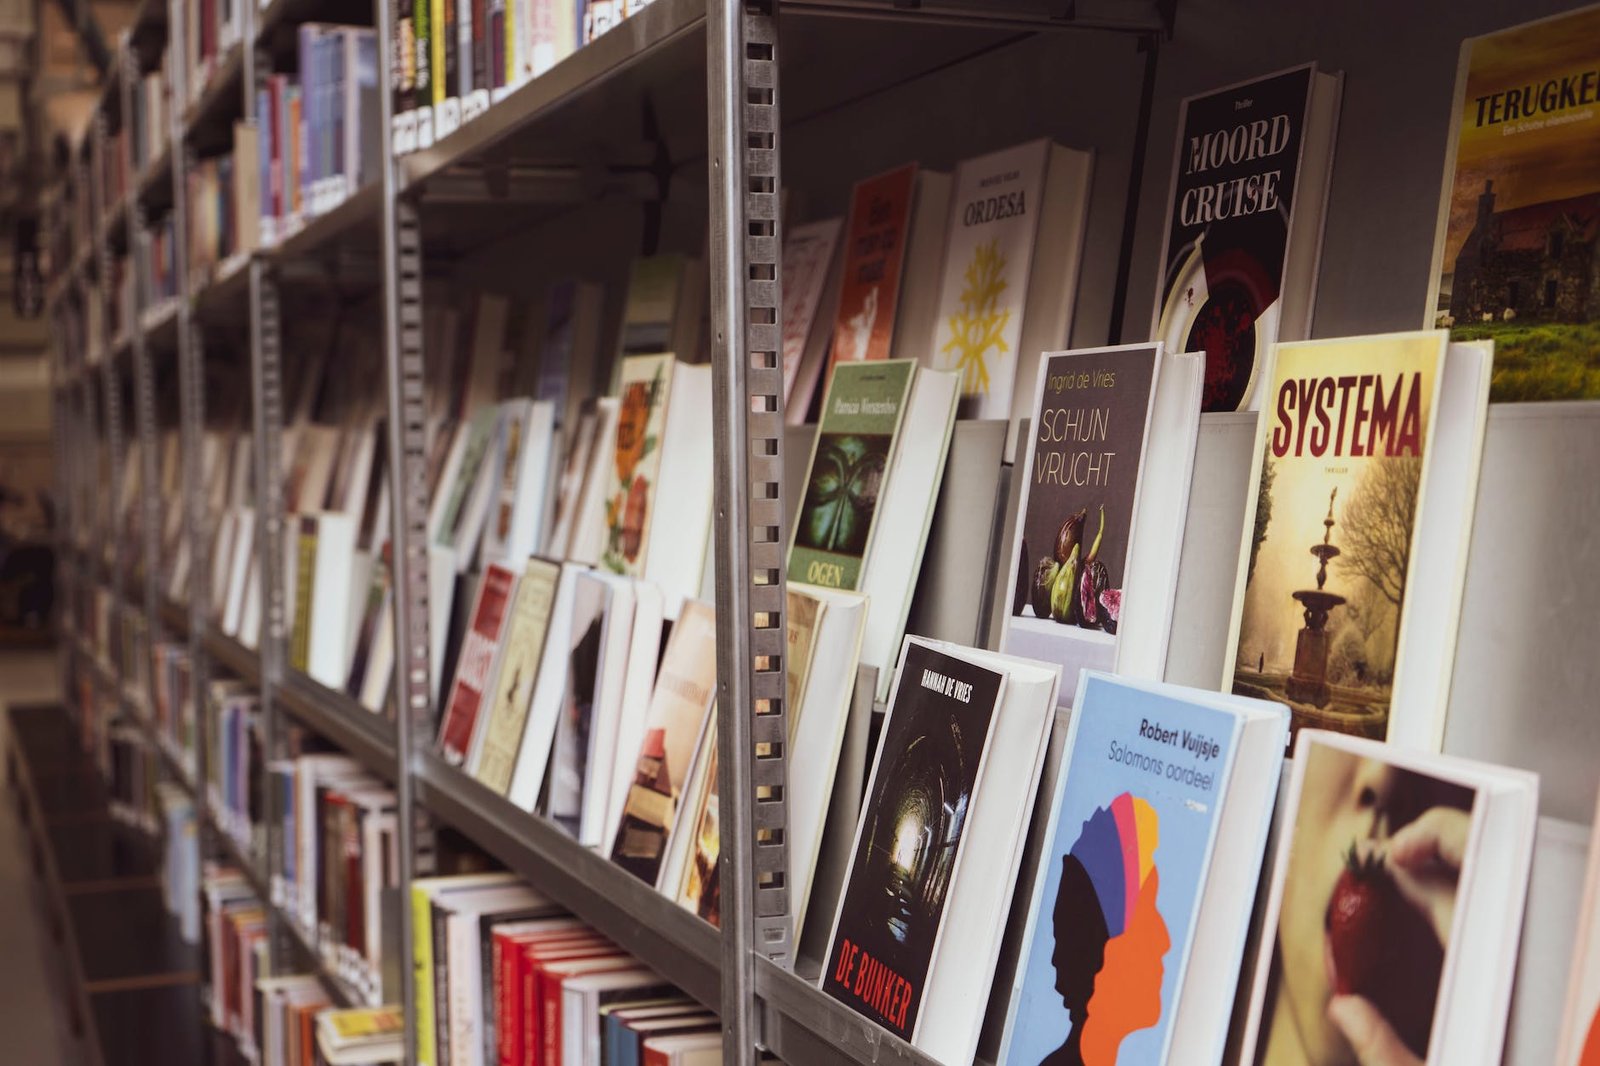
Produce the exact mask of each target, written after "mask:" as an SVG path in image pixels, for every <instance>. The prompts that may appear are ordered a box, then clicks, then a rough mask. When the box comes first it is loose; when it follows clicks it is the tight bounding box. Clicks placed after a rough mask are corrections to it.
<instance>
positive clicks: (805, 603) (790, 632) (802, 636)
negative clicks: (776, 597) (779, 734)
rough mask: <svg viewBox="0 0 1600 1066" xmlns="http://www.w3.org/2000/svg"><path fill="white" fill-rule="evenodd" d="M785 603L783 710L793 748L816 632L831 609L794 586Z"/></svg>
mask: <svg viewBox="0 0 1600 1066" xmlns="http://www.w3.org/2000/svg"><path fill="white" fill-rule="evenodd" d="M783 603H784V614H783V620H784V640H783V654H784V659H783V709H784V713H785V714H786V715H788V717H787V718H786V719H785V726H786V727H787V728H786V732H787V736H788V741H789V743H790V744H791V745H792V744H793V743H794V736H795V730H796V729H798V728H799V726H800V705H801V701H802V699H803V698H804V696H805V691H806V679H807V678H808V677H809V675H810V673H811V658H812V652H813V650H815V648H816V640H817V629H818V627H819V625H820V624H821V621H822V617H823V615H824V614H825V612H826V611H827V609H828V608H827V604H826V603H825V602H824V601H823V600H822V599H821V598H819V597H817V596H814V595H808V594H807V593H806V592H804V591H803V590H801V589H797V588H794V587H792V586H790V587H786V588H785V589H784V598H783ZM829 665H830V666H835V665H837V664H829Z"/></svg>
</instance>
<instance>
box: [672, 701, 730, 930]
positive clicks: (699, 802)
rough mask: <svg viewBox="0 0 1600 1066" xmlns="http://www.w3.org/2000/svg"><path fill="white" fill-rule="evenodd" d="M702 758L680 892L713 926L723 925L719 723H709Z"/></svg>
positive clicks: (701, 747) (694, 909) (691, 908)
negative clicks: (686, 860)
mask: <svg viewBox="0 0 1600 1066" xmlns="http://www.w3.org/2000/svg"><path fill="white" fill-rule="evenodd" d="M700 757H701V758H703V759H705V760H706V767H705V771H704V773H701V774H698V775H697V776H698V777H699V778H700V794H699V796H697V797H693V803H694V807H693V815H692V816H691V818H690V819H689V823H688V824H689V829H690V832H691V834H692V843H691V844H690V852H689V862H688V865H687V868H686V869H685V870H684V874H683V884H682V886H680V888H679V890H678V902H679V903H681V904H683V905H684V906H685V907H687V908H689V909H690V910H692V911H694V912H695V913H696V914H698V915H699V916H700V917H701V918H704V919H705V920H706V921H707V922H710V923H711V924H712V925H714V926H717V927H719V928H720V927H721V925H722V864H721V863H720V862H719V861H718V860H719V857H720V856H721V854H722V822H721V818H720V816H719V813H718V802H717V720H716V718H715V716H713V717H712V719H711V720H710V721H709V722H708V723H706V730H705V743H703V744H702V745H700Z"/></svg>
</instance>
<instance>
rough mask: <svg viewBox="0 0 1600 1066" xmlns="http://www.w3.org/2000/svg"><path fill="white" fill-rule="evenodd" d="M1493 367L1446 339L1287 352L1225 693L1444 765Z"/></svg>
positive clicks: (1252, 512)
mask: <svg viewBox="0 0 1600 1066" xmlns="http://www.w3.org/2000/svg"><path fill="white" fill-rule="evenodd" d="M1491 356H1492V353H1491V351H1490V349H1489V347H1488V346H1487V345H1483V344H1451V343H1450V341H1449V338H1448V337H1447V336H1446V335H1445V333H1444V331H1443V330H1431V331H1425V332H1418V333H1393V334H1383V335H1379V336H1373V337H1352V338H1347V339H1339V340H1326V341H1301V342H1299V343H1296V344H1280V345H1278V346H1277V352H1276V361H1275V363H1274V364H1273V365H1272V366H1271V367H1270V368H1269V370H1268V375H1267V377H1268V381H1269V390H1268V401H1267V406H1266V409H1265V410H1264V411H1263V412H1262V417H1261V419H1260V421H1259V423H1258V426H1257V430H1256V445H1255V456H1254V459H1253V464H1254V465H1253V469H1252V472H1251V479H1250V482H1249V483H1250V484H1251V485H1252V486H1254V491H1249V490H1247V492H1246V502H1245V520H1244V536H1243V543H1242V544H1241V546H1240V550H1239V572H1238V578H1237V581H1238V584H1237V586H1236V588H1237V591H1236V593H1235V596H1234V609H1233V622H1232V632H1231V637H1230V642H1229V647H1230V648H1231V649H1232V650H1231V653H1230V656H1229V658H1228V660H1227V669H1228V676H1227V678H1225V686H1224V687H1227V686H1229V685H1231V687H1232V689H1233V691H1234V692H1235V693H1237V694H1239V695H1242V696H1258V697H1261V698H1263V699H1272V700H1279V701H1281V702H1283V703H1286V704H1288V706H1289V709H1290V710H1291V711H1293V712H1294V723H1293V724H1294V728H1295V729H1297V730H1298V729H1301V728H1304V727H1307V726H1310V727H1314V728H1319V729H1333V730H1338V731H1340V732H1345V733H1354V734H1359V735H1362V736H1368V737H1376V738H1378V739H1383V738H1387V739H1389V740H1391V741H1394V742H1396V743H1404V744H1409V745H1412V746H1415V747H1419V748H1423V749H1427V750H1435V751H1436V750H1438V748H1439V744H1440V742H1441V740H1442V738H1443V731H1444V709H1445V705H1446V702H1447V700H1448V697H1449V692H1450V678H1451V668H1452V665H1453V662H1454V657H1455V635H1456V630H1457V625H1458V622H1459V616H1460V609H1461V594H1462V586H1463V584H1464V581H1465V577H1466V565H1467V545H1468V538H1469V536H1470V534H1471V531H1472V516H1473V509H1474V504H1475V502H1476V499H1477V487H1478V468H1479V462H1480V460H1481V458H1482V454H1483V435H1484V426H1485V422H1486V417H1487V402H1488V394H1489V364H1490V360H1491ZM1391 708H1393V713H1391Z"/></svg>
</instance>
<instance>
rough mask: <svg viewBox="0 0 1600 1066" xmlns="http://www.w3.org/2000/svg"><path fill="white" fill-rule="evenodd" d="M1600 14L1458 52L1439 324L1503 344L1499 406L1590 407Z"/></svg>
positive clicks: (1529, 26) (1596, 374)
mask: <svg viewBox="0 0 1600 1066" xmlns="http://www.w3.org/2000/svg"><path fill="white" fill-rule="evenodd" d="M1597 67H1600V7H1593V6H1591V7H1587V8H1582V9H1580V10H1577V11H1570V12H1567V13H1565V14H1562V15H1557V16H1555V17H1553V18H1547V19H1541V20H1539V21H1537V22H1530V23H1526V24H1524V25H1521V26H1514V27H1511V28H1510V29H1505V30H1501V31H1499V32H1497V33H1491V34H1487V35H1485V36H1483V37H1474V38H1470V39H1468V40H1467V41H1465V42H1463V44H1462V46H1461V60H1460V67H1459V70H1458V73H1457V80H1456V101H1455V121H1454V126H1453V129H1452V130H1451V133H1450V142H1449V144H1450V147H1449V149H1448V151H1449V153H1450V161H1449V163H1448V164H1447V166H1446V178H1445V181H1446V185H1445V192H1444V202H1443V203H1442V204H1441V205H1440V219H1439V233H1440V235H1439V239H1438V241H1437V242H1436V243H1437V248H1436V251H1435V253H1434V254H1435V263H1434V284H1433V294H1432V295H1433V299H1432V300H1431V301H1430V304H1429V307H1430V309H1431V316H1432V321H1431V322H1430V323H1429V324H1430V325H1434V326H1438V327H1442V328H1447V329H1449V330H1450V331H1451V334H1450V335H1451V337H1452V339H1454V340H1483V339H1490V340H1493V341H1494V348H1495V351H1494V375H1493V380H1492V387H1491V388H1492V391H1491V394H1490V399H1491V400H1494V401H1497V402H1504V401H1513V400H1563V399H1593V398H1595V397H1597V396H1600V368H1597V367H1596V365H1595V361H1594V351H1595V346H1596V343H1597V340H1600V325H1597V323H1600V287H1597V286H1596V284H1595V273H1596V270H1597V269H1600V242H1597V236H1600V231H1597V227H1596V219H1597V218H1600V108H1596V106H1595V104H1596V103H1600V82H1597V79H1596V77H1595V70H1596V68H1597Z"/></svg>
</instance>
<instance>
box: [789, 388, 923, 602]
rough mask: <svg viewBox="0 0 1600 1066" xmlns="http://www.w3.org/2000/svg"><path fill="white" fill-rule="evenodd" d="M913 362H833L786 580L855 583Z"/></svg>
mask: <svg viewBox="0 0 1600 1066" xmlns="http://www.w3.org/2000/svg"><path fill="white" fill-rule="evenodd" d="M915 366H916V363H915V361H913V360H910V359H882V360H870V361H866V362H852V363H839V364H838V365H837V366H835V367H834V370H833V379H832V381H831V382H830V383H829V385H828V394H827V397H826V398H825V399H824V401H823V405H822V421H821V424H820V425H819V426H818V427H817V443H816V447H815V448H814V449H813V450H812V452H811V465H810V466H809V467H808V468H807V469H806V480H805V496H804V497H803V498H802V499H801V501H800V515H799V518H798V519H797V521H796V522H795V532H794V541H793V542H792V543H791V544H790V546H789V580H790V581H804V582H807V583H809V584H813V585H822V586H824V587H826V588H835V589H840V588H842V589H850V590H855V589H856V588H857V587H858V586H859V585H860V582H861V562H862V559H863V557H865V555H866V553H867V547H868V545H869V544H871V543H872V529H873V524H874V519H875V518H876V517H877V509H878V494H879V492H880V491H881V489H882V488H883V482H884V478H885V477H886V476H887V474H888V471H889V464H890V462H891V461H892V460H893V458H894V443H895V437H896V435H898V434H899V432H900V421H901V418H902V417H903V416H904V414H905V407H906V396H907V395H908V394H909V393H910V391H911V374H912V371H913V370H914V369H915Z"/></svg>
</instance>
